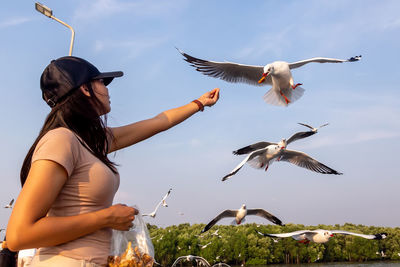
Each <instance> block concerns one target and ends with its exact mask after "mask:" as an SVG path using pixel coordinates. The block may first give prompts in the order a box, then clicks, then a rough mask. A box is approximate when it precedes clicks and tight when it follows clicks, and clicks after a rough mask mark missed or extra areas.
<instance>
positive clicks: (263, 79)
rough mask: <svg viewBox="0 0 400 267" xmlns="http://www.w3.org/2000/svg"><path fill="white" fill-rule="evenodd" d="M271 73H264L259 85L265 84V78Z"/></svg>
mask: <svg viewBox="0 0 400 267" xmlns="http://www.w3.org/2000/svg"><path fill="white" fill-rule="evenodd" d="M268 74H269V72H266V73H263V75H262V77H261V79H260V80H259V81H258V83H263V82H264V81H265V78H266V77H267V76H268Z"/></svg>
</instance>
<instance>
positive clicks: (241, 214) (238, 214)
mask: <svg viewBox="0 0 400 267" xmlns="http://www.w3.org/2000/svg"><path fill="white" fill-rule="evenodd" d="M246 215H256V216H260V217H263V218H265V219H267V220H269V221H271V222H272V223H274V224H277V225H283V224H282V221H281V220H279V219H278V218H277V217H275V216H274V215H272V214H271V213H269V212H267V211H265V210H263V209H247V208H246V205H245V204H243V205H242V207H241V208H240V209H238V210H224V211H223V212H221V213H220V214H219V215H218V216H217V217H215V218H214V219H212V220H211V222H209V223H208V224H207V225H206V226H205V227H204V229H203V230H201V233H204V232H206V231H208V230H209V229H210V228H211V227H212V226H213V225H214V224H216V223H217V222H218V221H219V220H221V219H223V218H226V217H234V218H235V222H236V224H241V223H242V221H243V219H244V218H245V217H246Z"/></svg>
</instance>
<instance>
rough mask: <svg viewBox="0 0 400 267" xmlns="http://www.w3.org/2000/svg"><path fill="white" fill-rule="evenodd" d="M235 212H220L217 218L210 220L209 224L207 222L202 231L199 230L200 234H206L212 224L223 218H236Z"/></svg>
mask: <svg viewBox="0 0 400 267" xmlns="http://www.w3.org/2000/svg"><path fill="white" fill-rule="evenodd" d="M236 213H237V210H224V211H223V212H221V213H220V214H219V215H218V216H217V217H215V218H214V219H212V221H211V222H209V223H208V224H207V225H206V226H205V227H204V229H203V230H201V233H204V232H207V231H208V230H209V229H210V228H211V227H212V226H213V225H214V224H216V223H217V222H218V221H219V220H221V219H223V218H225V217H236Z"/></svg>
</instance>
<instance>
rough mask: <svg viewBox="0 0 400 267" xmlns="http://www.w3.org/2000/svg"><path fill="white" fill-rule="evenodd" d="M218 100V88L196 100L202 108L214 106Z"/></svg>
mask: <svg viewBox="0 0 400 267" xmlns="http://www.w3.org/2000/svg"><path fill="white" fill-rule="evenodd" d="M218 99H219V88H215V89H213V90H211V91H209V92H207V93H205V94H204V95H202V96H200V97H199V98H198V99H197V100H199V101H200V102H201V103H202V104H203V106H207V107H211V106H212V105H214V104H215V103H216V102H217V101H218Z"/></svg>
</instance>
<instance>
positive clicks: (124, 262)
mask: <svg viewBox="0 0 400 267" xmlns="http://www.w3.org/2000/svg"><path fill="white" fill-rule="evenodd" d="M134 208H135V209H137V210H139V209H138V208H137V207H136V206H134ZM153 263H154V247H153V243H152V242H151V239H150V235H149V231H148V230H147V227H146V223H145V222H144V221H143V218H142V215H141V214H140V212H139V214H137V215H136V216H135V220H134V221H133V226H132V227H131V229H129V231H118V230H113V232H112V239H111V251H110V256H109V257H108V266H109V267H151V266H153Z"/></svg>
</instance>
